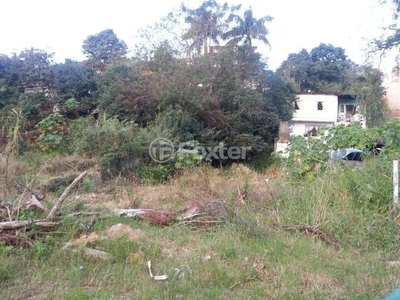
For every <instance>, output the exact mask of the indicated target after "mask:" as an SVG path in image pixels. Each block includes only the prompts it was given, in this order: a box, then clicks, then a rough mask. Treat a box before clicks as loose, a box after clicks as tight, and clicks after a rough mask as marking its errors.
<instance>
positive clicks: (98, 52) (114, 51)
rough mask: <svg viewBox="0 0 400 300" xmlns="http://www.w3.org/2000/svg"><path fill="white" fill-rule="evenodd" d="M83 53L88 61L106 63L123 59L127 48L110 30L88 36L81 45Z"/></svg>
mask: <svg viewBox="0 0 400 300" xmlns="http://www.w3.org/2000/svg"><path fill="white" fill-rule="evenodd" d="M82 49H83V53H84V54H85V55H86V56H87V57H88V59H89V60H92V61H94V62H98V63H108V62H110V61H112V60H115V59H119V58H121V57H124V56H125V54H126V53H127V49H128V47H127V46H126V44H125V42H124V41H122V40H120V39H119V38H118V37H117V35H116V34H115V33H114V31H113V30H112V29H106V30H103V31H101V32H99V33H97V34H94V35H90V36H88V37H87V38H86V39H85V40H84V41H83V45H82Z"/></svg>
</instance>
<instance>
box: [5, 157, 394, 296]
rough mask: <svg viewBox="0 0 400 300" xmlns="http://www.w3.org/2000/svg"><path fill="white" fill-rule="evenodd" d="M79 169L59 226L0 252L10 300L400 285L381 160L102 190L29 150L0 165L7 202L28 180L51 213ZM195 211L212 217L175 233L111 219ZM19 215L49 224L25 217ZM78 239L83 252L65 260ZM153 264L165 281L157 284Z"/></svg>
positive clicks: (77, 166) (200, 174)
mask: <svg viewBox="0 0 400 300" xmlns="http://www.w3.org/2000/svg"><path fill="white" fill-rule="evenodd" d="M83 170H87V171H88V175H87V176H86V177H85V178H84V180H83V181H82V182H81V183H80V184H79V187H78V188H76V189H75V190H74V191H73V192H72V193H71V194H70V195H69V197H68V198H67V200H66V201H65V203H64V204H63V206H62V209H61V213H62V215H61V217H60V221H59V225H58V226H57V227H56V228H52V229H49V230H43V229H40V228H32V229H21V230H18V231H16V232H15V231H13V234H17V236H18V242H19V244H18V245H6V243H4V242H3V243H2V244H1V245H0V288H1V296H0V298H1V299H55V298H59V299H383V298H384V297H385V296H386V295H388V294H389V293H390V292H391V291H392V290H393V289H395V288H396V287H398V286H399V285H400V279H399V276H398V274H399V271H400V270H399V268H400V267H388V263H389V262H390V261H396V260H397V259H399V254H398V251H399V247H398V225H397V219H396V218H394V217H393V214H392V212H391V211H390V209H389V208H390V197H391V186H390V184H391V183H390V176H391V175H390V174H388V173H387V171H385V170H386V169H385V168H384V167H382V166H380V165H379V164H378V163H377V162H376V161H371V162H367V164H366V166H364V168H362V169H357V170H352V169H348V168H346V167H344V168H343V169H342V168H340V169H339V168H338V169H335V170H332V171H331V172H329V173H328V174H326V175H321V176H319V177H317V178H316V179H314V180H310V181H307V182H297V183H290V182H289V181H288V179H287V178H286V177H285V176H284V173H283V171H282V170H281V168H280V167H279V165H274V166H272V167H270V168H269V169H268V170H266V171H265V172H262V173H260V172H255V171H253V170H252V169H250V168H248V167H246V166H243V165H233V166H232V167H231V168H229V169H216V168H211V167H209V166H200V167H196V168H193V169H190V170H185V171H182V172H181V174H179V175H177V176H175V177H174V178H172V179H170V180H169V181H168V182H165V183H164V184H160V185H148V184H144V183H140V182H139V181H138V180H137V179H136V178H135V177H134V176H133V177H132V178H129V179H126V178H116V179H114V180H111V181H108V182H102V181H101V180H100V176H99V173H98V166H97V164H96V161H94V160H89V159H82V158H80V157H77V156H70V157H61V156H60V157H58V156H56V157H51V158H49V157H43V156H41V155H38V154H34V153H30V154H26V155H25V156H22V157H20V158H18V159H8V160H7V159H6V158H4V157H2V158H1V160H0V175H1V176H0V178H1V179H0V180H1V181H0V186H1V188H2V193H3V197H4V198H5V199H7V200H8V201H11V202H14V203H16V202H18V201H20V202H23V199H24V194H23V193H22V192H21V191H19V190H18V189H16V188H15V182H16V180H22V182H23V183H24V184H25V185H29V186H30V187H32V188H40V190H41V191H42V192H43V193H45V194H46V199H47V200H46V202H44V204H45V205H46V206H48V207H49V208H50V207H52V205H53V201H55V200H56V199H57V198H58V196H59V195H60V194H61V192H62V191H63V190H64V189H65V187H66V186H68V184H69V183H70V182H71V181H72V180H73V178H74V177H76V175H77V174H79V173H80V172H82V171H83ZM63 179H67V180H64V181H63ZM193 207H202V208H203V211H202V213H203V215H200V216H198V217H197V218H191V219H188V220H185V221H182V220H181V221H179V220H174V221H172V222H170V223H169V224H168V225H167V226H156V225H154V224H152V223H151V222H149V220H146V219H144V220H140V219H135V218H127V217H124V216H117V215H115V214H113V213H112V210H113V209H115V208H147V209H159V210H163V211H168V212H173V213H176V214H177V215H180V214H183V213H184V212H186V211H188V210H190V209H191V208H193ZM204 208H209V209H208V210H207V209H204ZM1 212H2V213H3V214H4V212H5V211H4V209H3V210H2V211H1ZM77 212H97V213H98V214H97V215H77V214H76V213H77ZM74 213H75V214H74ZM207 213H208V214H207ZM2 216H3V221H5V220H7V217H4V215H2ZM18 218H19V219H25V220H26V219H29V218H33V219H36V218H40V213H38V212H37V211H35V210H21V211H20V213H19V217H18ZM92 224H94V225H93V226H92ZM117 224H122V225H118V226H116V225H117ZM85 225H86V228H85ZM304 225H307V226H309V228H313V229H315V231H312V230H303V229H304V228H305V227H301V226H304ZM287 226H291V227H287ZM296 226H297V227H296ZM89 227H90V228H89ZM116 228H118V230H117V231H115V229H116ZM289 229H293V230H289ZM296 229H297V230H296ZM4 234H6V232H2V233H0V236H1V235H3V236H4ZM7 234H11V233H9V232H7ZM78 239H79V241H83V242H82V244H80V245H81V246H82V247H78V248H77V249H76V250H77V251H71V250H65V249H64V245H65V244H66V243H67V242H70V241H77V240H78ZM332 241H334V242H332ZM83 246H86V247H88V248H91V249H96V250H100V251H104V252H106V253H107V255H108V259H106V260H105V259H99V258H95V257H92V256H89V255H87V254H85V252H84V251H83V250H82V249H83ZM148 261H151V263H152V272H153V273H154V275H168V280H166V281H165V280H162V281H157V280H154V278H151V277H150V276H149V271H148V268H147V263H148Z"/></svg>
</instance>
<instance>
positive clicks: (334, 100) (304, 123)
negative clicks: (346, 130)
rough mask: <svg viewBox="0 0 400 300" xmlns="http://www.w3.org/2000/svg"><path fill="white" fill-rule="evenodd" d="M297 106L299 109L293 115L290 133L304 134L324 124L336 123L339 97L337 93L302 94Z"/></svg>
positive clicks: (299, 96)
mask: <svg viewBox="0 0 400 300" xmlns="http://www.w3.org/2000/svg"><path fill="white" fill-rule="evenodd" d="M318 103H320V104H318ZM321 104H322V106H321ZM297 107H298V108H299V109H296V110H295V113H294V115H293V118H292V122H291V128H290V129H291V132H290V134H291V135H304V134H306V133H308V132H309V131H310V130H312V129H313V128H315V129H318V127H320V126H323V125H325V126H332V125H334V124H335V122H336V120H337V113H338V97H337V96H336V95H320V94H316V95H308V94H301V95H298V100H297ZM319 108H320V109H319ZM321 108H322V109H321Z"/></svg>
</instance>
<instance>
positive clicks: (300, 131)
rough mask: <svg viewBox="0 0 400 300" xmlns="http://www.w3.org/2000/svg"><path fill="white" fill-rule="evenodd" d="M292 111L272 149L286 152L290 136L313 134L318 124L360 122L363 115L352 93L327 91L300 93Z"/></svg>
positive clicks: (330, 124)
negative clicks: (330, 92)
mask: <svg viewBox="0 0 400 300" xmlns="http://www.w3.org/2000/svg"><path fill="white" fill-rule="evenodd" d="M294 108H295V112H294V114H293V118H292V120H291V121H289V122H281V125H280V129H279V138H278V139H277V140H276V143H275V151H277V152H279V151H280V152H282V153H283V154H285V150H286V147H287V145H288V143H289V136H293V135H303V136H304V135H309V136H314V135H316V132H317V130H318V128H319V127H321V126H328V127H329V126H334V125H338V124H350V123H352V122H360V123H361V125H362V126H363V127H365V119H364V118H363V116H362V115H361V114H360V113H359V111H358V105H357V101H356V99H355V98H354V97H351V96H346V95H341V96H338V95H328V94H299V95H298V96H297V99H296V100H295V103H294Z"/></svg>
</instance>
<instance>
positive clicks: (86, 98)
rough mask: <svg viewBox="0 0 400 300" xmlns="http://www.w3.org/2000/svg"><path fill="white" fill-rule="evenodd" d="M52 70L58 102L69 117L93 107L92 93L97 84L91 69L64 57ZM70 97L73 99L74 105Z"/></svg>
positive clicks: (86, 111) (84, 113)
mask: <svg viewBox="0 0 400 300" xmlns="http://www.w3.org/2000/svg"><path fill="white" fill-rule="evenodd" d="M53 70H54V74H55V83H54V89H55V92H56V94H57V99H58V102H59V103H60V104H62V105H63V106H62V108H63V109H64V111H65V112H66V113H67V114H68V116H69V117H71V118H73V117H77V116H81V115H86V114H88V113H89V112H90V111H91V110H93V109H94V108H95V106H96V104H95V103H94V102H95V101H94V97H93V93H94V92H95V91H96V89H97V86H96V81H95V72H94V71H93V69H91V68H89V67H88V66H87V65H86V64H85V63H82V62H77V61H73V60H70V59H66V60H65V62H64V63H62V64H56V65H54V66H53ZM71 99H73V100H74V101H75V105H74V106H72V105H71V104H72V102H73V101H72V100H71ZM67 101H68V102H67Z"/></svg>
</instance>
